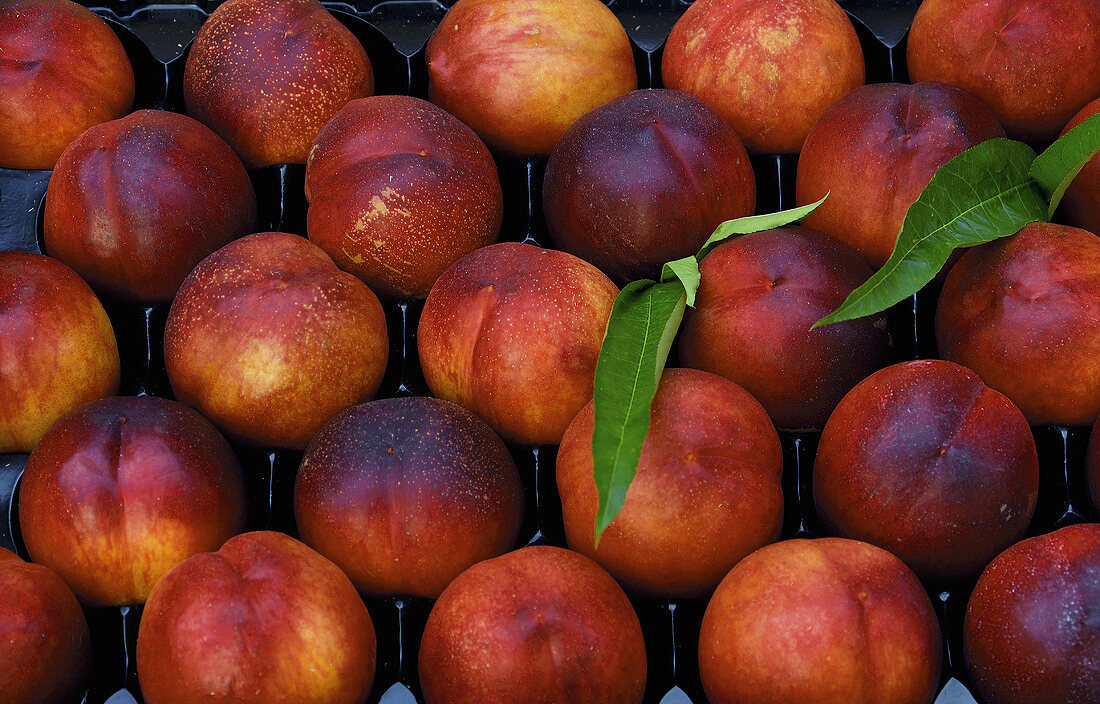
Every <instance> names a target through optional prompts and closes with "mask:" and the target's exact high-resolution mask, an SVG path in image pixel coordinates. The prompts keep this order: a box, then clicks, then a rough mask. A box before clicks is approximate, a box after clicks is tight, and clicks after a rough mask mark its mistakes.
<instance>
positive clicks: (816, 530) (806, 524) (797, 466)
mask: <svg viewBox="0 0 1100 704" xmlns="http://www.w3.org/2000/svg"><path fill="white" fill-rule="evenodd" d="M820 439H821V432H820V431H816V430H803V431H781V432H780V433H779V440H780V443H781V444H782V446H783V533H782V539H784V540H786V539H789V538H813V537H816V536H819V535H822V530H821V526H820V524H819V521H818V518H817V512H816V511H815V510H814V494H813V467H814V456H815V455H816V454H817V444H818V441H819V440H820Z"/></svg>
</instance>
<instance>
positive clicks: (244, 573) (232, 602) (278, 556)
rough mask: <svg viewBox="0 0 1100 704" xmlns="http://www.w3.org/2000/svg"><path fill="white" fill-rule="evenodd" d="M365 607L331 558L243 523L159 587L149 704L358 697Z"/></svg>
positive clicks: (365, 678)
mask: <svg viewBox="0 0 1100 704" xmlns="http://www.w3.org/2000/svg"><path fill="white" fill-rule="evenodd" d="M374 664H375V640H374V627H373V625H372V624H371V619H370V615H369V614H368V613H367V607H366V606H365V605H364V604H363V602H362V600H361V599H360V598H359V594H357V593H356V591H355V587H353V586H352V584H351V582H349V581H348V578H347V577H346V576H344V573H343V572H341V571H340V569H339V568H338V567H336V565H334V564H332V563H331V562H329V561H328V560H326V559H325V558H323V557H321V556H320V555H318V554H317V553H316V552H314V551H313V550H311V549H309V548H308V547H306V546H305V545H303V544H302V543H300V542H298V541H297V540H294V539H293V538H291V537H289V536H286V535H283V534H281V533H271V532H257V533H245V534H244V535H238V536H237V537H235V538H232V539H231V540H229V542H227V543H226V544H225V545H223V546H222V548H221V550H219V551H217V552H214V553H203V554H201V555H195V556H194V557H192V558H190V559H188V560H187V561H185V562H183V563H181V564H180V565H179V566H178V567H176V568H175V569H174V570H172V571H171V572H169V573H168V574H167V575H165V577H164V579H162V580H160V582H158V583H157V586H156V587H154V588H153V593H152V594H150V595H149V602H148V603H147V604H146V605H145V611H144V613H143V614H142V617H141V626H140V629H139V630H138V639H137V673H138V680H139V682H140V684H141V693H142V695H143V696H144V698H145V702H146V704H179V703H181V702H197V701H217V702H226V703H228V702H232V703H233V704H362V703H363V702H365V701H366V700H367V695H368V693H369V692H370V687H371V682H372V680H373V679H374Z"/></svg>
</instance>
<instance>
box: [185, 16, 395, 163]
mask: <svg viewBox="0 0 1100 704" xmlns="http://www.w3.org/2000/svg"><path fill="white" fill-rule="evenodd" d="M373 90H374V74H373V72H372V70H371V65H370V60H369V59H368V58H367V53H366V52H365V51H364V50H363V46H362V44H360V43H359V40H358V39H356V38H355V35H354V34H352V33H351V32H350V31H349V30H348V29H347V28H346V27H344V25H342V24H340V22H339V21H338V20H337V19H336V18H335V17H333V16H332V14H331V13H330V12H329V11H328V10H326V9H325V7H324V6H323V5H322V4H321V3H319V2H317V0H229V1H228V2H225V3H223V4H222V5H219V6H218V8H217V9H216V10H214V12H212V13H211V14H210V17H209V18H208V19H207V20H206V22H204V23H203V25H202V27H200V28H199V32H198V34H196V35H195V40H194V42H192V44H191V49H190V53H189V54H188V57H187V66H186V68H185V69H184V73H183V97H184V101H185V102H186V104H187V113H188V114H189V115H191V116H192V117H195V118H197V119H198V120H200V121H201V122H204V123H206V124H207V125H208V126H209V127H210V128H211V129H212V130H214V131H215V132H217V133H218V134H219V135H220V136H221V137H222V139H224V140H225V141H227V142H229V145H230V146H231V147H233V148H234V149H235V150H237V153H238V154H240V156H241V159H242V160H243V161H244V163H245V166H248V167H249V168H257V167H261V166H268V165H270V164H281V163H298V164H304V163H305V162H306V158H307V157H308V156H309V148H310V145H312V144H313V140H314V139H315V138H316V137H317V133H318V132H319V131H320V130H321V127H322V126H323V125H324V124H325V123H326V122H328V120H329V118H331V117H332V116H333V115H334V114H335V113H336V111H337V110H339V109H340V108H341V107H343V106H344V104H346V103H347V102H348V101H351V100H354V99H356V98H365V97H366V96H368V95H370V94H371V93H372V92H373Z"/></svg>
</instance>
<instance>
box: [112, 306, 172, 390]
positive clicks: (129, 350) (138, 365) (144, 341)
mask: <svg viewBox="0 0 1100 704" xmlns="http://www.w3.org/2000/svg"><path fill="white" fill-rule="evenodd" d="M103 307H104V309H105V310H106V311H107V317H108V318H110V319H111V325H112V326H113V327H114V329H115V339H116V340H117V341H118V354H119V358H120V360H121V368H122V379H121V381H120V383H119V394H120V395H123V396H159V397H160V398H167V399H174V398H175V396H174V395H173V393H172V385H171V383H170V382H169V381H168V371H167V369H166V368H165V364H164V327H165V325H166V324H167V322H168V310H169V307H170V304H168V303H158V304H155V305H142V304H136V303H121V302H112V301H106V300H104V301H103Z"/></svg>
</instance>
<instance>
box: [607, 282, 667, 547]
mask: <svg viewBox="0 0 1100 704" xmlns="http://www.w3.org/2000/svg"><path fill="white" fill-rule="evenodd" d="M686 302H687V293H686V291H685V290H684V286H683V284H682V283H681V282H680V280H679V279H674V280H672V281H667V282H664V283H656V282H653V281H649V280H644V281H635V282H633V283H631V284H628V285H627V286H626V287H625V288H623V290H622V292H621V293H619V297H618V298H616V299H615V305H614V307H613V308H612V310H611V319H610V320H609V321H608V323H607V332H606V333H605V334H604V341H603V347H602V348H601V350H600V357H599V360H598V361H597V363H596V385H595V405H596V408H595V429H594V431H593V434H592V457H593V462H594V473H595V479H596V491H597V494H598V495H599V508H598V510H597V512H596V526H595V530H596V542H597V544H599V539H600V535H601V534H602V533H603V531H604V529H605V528H607V526H608V524H609V523H611V521H612V520H614V518H615V516H617V515H618V514H619V511H620V510H621V509H622V507H623V503H624V502H625V501H626V490H627V489H628V488H629V487H630V483H631V482H632V481H633V480H634V473H635V471H636V470H637V468H638V458H639V457H641V454H642V443H643V442H645V437H646V434H647V433H648V432H649V420H650V406H651V405H652V403H653V395H654V394H655V393H656V392H657V384H658V382H659V381H660V379H661V372H662V371H663V370H664V366H665V360H667V359H668V352H669V349H670V347H671V345H672V339H673V338H674V337H675V336H676V331H677V330H678V329H679V327H680V321H681V320H683V317H684V307H685V305H686Z"/></svg>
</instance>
